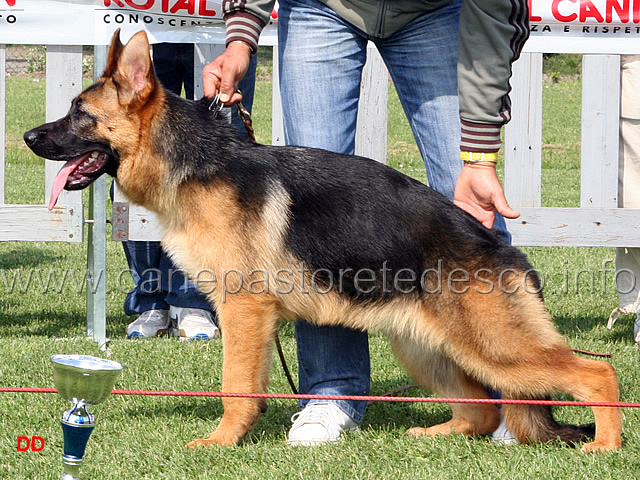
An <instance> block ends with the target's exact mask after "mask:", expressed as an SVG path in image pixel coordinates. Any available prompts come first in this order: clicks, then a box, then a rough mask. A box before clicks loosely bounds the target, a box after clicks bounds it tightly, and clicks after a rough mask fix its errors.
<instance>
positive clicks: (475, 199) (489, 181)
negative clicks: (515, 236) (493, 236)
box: [453, 162, 520, 228]
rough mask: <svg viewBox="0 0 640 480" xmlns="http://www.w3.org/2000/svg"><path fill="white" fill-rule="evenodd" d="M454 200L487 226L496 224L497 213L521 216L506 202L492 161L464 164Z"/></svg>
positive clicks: (505, 215) (508, 216)
mask: <svg viewBox="0 0 640 480" xmlns="http://www.w3.org/2000/svg"><path fill="white" fill-rule="evenodd" d="M453 203H455V204H456V205H457V206H458V207H460V208H461V209H463V210H464V211H466V212H468V213H470V214H471V215H473V216H474V217H475V218H476V219H477V220H479V221H480V222H481V223H482V224H483V225H484V226H485V227H487V228H492V227H493V222H494V221H495V219H496V212H498V213H500V214H501V215H502V216H503V217H505V218H518V217H519V216H520V214H519V213H518V212H516V211H515V210H514V209H512V208H511V207H510V206H509V204H508V203H507V199H506V197H505V196H504V191H503V190H502V186H501V185H500V181H499V180H498V175H497V173H496V167H495V164H493V163H489V162H482V163H475V164H468V163H467V164H465V166H464V167H463V168H462V172H461V173H460V176H459V177H458V182H457V183H456V190H455V193H454V195H453Z"/></svg>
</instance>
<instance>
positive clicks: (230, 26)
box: [202, 0, 275, 105]
mask: <svg viewBox="0 0 640 480" xmlns="http://www.w3.org/2000/svg"><path fill="white" fill-rule="evenodd" d="M274 4H275V0H242V1H239V0H223V2H222V12H223V17H224V22H225V26H226V42H225V43H226V49H225V51H224V52H223V53H222V54H221V55H219V56H218V57H217V58H215V59H214V61H213V62H211V63H210V64H208V65H207V66H205V67H204V69H203V71H202V82H203V89H204V95H205V97H209V98H212V97H213V96H215V95H216V94H217V93H219V94H220V100H221V101H222V102H223V103H225V104H227V105H231V104H234V103H236V102H238V101H240V100H241V99H242V95H241V94H240V93H239V92H238V82H240V80H242V78H243V77H244V75H245V74H246V73H247V69H248V68H249V59H250V58H251V55H252V54H254V53H256V51H257V50H258V38H259V37H260V33H261V32H262V29H263V28H264V27H265V25H266V24H267V22H268V21H269V16H270V15H271V11H272V10H273V6H274Z"/></svg>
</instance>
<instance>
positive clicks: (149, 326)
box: [127, 310, 171, 339]
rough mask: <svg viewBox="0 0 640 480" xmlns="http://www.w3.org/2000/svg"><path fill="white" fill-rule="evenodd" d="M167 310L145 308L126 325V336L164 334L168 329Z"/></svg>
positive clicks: (147, 336) (138, 336)
mask: <svg viewBox="0 0 640 480" xmlns="http://www.w3.org/2000/svg"><path fill="white" fill-rule="evenodd" d="M170 324H171V322H170V321H169V311H168V310H147V311H146V312H143V313H142V314H141V315H140V316H139V317H138V318H136V319H135V320H134V321H133V322H132V323H130V324H129V326H128V327H127V338H134V339H136V338H138V339H142V338H152V337H158V336H160V335H164V334H166V333H167V331H168V330H169V326H170Z"/></svg>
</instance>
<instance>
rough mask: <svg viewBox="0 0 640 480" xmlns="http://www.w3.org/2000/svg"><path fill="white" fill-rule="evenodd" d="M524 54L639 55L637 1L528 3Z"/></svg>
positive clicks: (546, 0) (541, 0) (549, 0)
mask: <svg viewBox="0 0 640 480" xmlns="http://www.w3.org/2000/svg"><path fill="white" fill-rule="evenodd" d="M529 10H530V11H529V21H530V23H531V36H530V37H529V40H528V41H527V43H526V44H525V51H528V52H547V53H609V54H616V53H640V0H529Z"/></svg>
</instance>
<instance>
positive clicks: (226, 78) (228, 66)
mask: <svg viewBox="0 0 640 480" xmlns="http://www.w3.org/2000/svg"><path fill="white" fill-rule="evenodd" d="M250 59H251V47H249V45H248V44H246V43H242V42H231V43H230V44H229V45H228V46H227V48H226V49H225V51H224V52H223V53H222V54H221V55H219V56H218V57H216V58H215V60H214V61H213V62H211V63H210V64H209V65H207V66H205V67H204V69H203V70H202V86H203V89H204V96H205V97H207V98H213V97H214V96H215V95H216V94H217V93H220V101H221V102H222V103H224V104H225V105H227V106H229V105H233V104H234V103H237V102H239V101H240V100H242V95H241V94H240V92H238V82H240V80H242V78H243V77H244V76H245V74H246V73H247V70H248V69H249V60H250Z"/></svg>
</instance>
